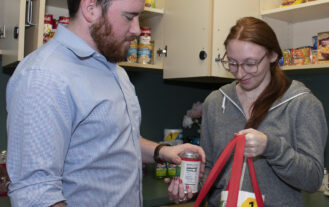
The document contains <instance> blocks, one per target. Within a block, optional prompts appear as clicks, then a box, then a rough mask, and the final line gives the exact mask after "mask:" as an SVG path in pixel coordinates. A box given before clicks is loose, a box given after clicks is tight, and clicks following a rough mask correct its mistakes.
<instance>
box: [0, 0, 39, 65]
mask: <svg viewBox="0 0 329 207" xmlns="http://www.w3.org/2000/svg"><path fill="white" fill-rule="evenodd" d="M42 6H44V0H1V2H0V8H1V14H0V26H1V27H2V26H3V25H5V28H6V31H5V33H6V36H5V38H3V39H0V50H1V51H2V65H8V64H11V63H13V62H17V61H20V60H22V59H23V57H24V56H26V55H27V54H29V53H30V52H32V51H33V50H35V49H36V48H38V47H39V46H41V44H40V42H38V37H39V36H40V35H42V31H43V28H41V27H40V26H41V25H40V24H41V23H42V21H43V13H41V12H42V11H41V10H40V9H39V8H40V7H42ZM32 13H33V15H32ZM26 15H29V18H28V19H27V18H25V17H26ZM34 24H35V25H34ZM42 24H43V23H42Z"/></svg>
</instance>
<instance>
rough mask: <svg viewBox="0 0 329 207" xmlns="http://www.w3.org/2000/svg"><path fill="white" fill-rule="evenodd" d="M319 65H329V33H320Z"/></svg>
mask: <svg viewBox="0 0 329 207" xmlns="http://www.w3.org/2000/svg"><path fill="white" fill-rule="evenodd" d="M318 63H329V32H320V33H318Z"/></svg>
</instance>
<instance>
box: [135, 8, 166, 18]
mask: <svg viewBox="0 0 329 207" xmlns="http://www.w3.org/2000/svg"><path fill="white" fill-rule="evenodd" d="M163 14H164V9H158V8H149V7H144V11H143V12H142V14H141V16H140V20H143V19H148V18H152V17H155V16H162V15H163Z"/></svg>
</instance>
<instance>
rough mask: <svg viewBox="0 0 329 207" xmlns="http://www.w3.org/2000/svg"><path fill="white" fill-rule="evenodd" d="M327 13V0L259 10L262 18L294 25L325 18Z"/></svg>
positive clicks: (328, 7)
mask: <svg viewBox="0 0 329 207" xmlns="http://www.w3.org/2000/svg"><path fill="white" fill-rule="evenodd" d="M328 13H329V0H317V1H312V2H307V3H302V4H297V5H293V6H287V7H280V8H274V9H266V10H261V15H262V16H263V17H269V18H273V19H278V20H282V21H285V22H290V23H296V22H302V21H310V20H316V19H322V18H327V17H328Z"/></svg>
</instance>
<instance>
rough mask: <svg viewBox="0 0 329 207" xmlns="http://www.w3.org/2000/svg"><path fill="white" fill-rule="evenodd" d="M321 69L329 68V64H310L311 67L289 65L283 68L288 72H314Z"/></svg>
mask: <svg viewBox="0 0 329 207" xmlns="http://www.w3.org/2000/svg"><path fill="white" fill-rule="evenodd" d="M321 68H329V63H321V64H310V65H287V66H283V67H282V69H283V70H286V71H290V70H312V69H321Z"/></svg>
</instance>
